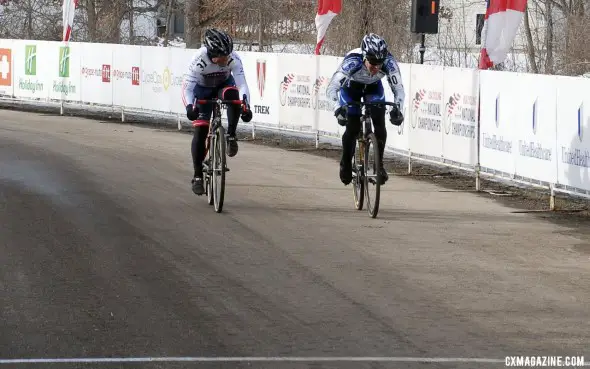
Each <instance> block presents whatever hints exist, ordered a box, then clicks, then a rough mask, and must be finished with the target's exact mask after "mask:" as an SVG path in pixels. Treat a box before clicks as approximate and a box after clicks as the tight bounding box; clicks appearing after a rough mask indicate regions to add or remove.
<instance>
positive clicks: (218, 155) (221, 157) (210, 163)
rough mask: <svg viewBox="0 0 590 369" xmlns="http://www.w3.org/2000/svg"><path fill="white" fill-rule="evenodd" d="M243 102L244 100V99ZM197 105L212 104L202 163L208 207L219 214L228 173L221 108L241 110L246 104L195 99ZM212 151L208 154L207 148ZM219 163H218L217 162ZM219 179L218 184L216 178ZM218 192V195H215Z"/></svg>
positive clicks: (237, 101)
mask: <svg viewBox="0 0 590 369" xmlns="http://www.w3.org/2000/svg"><path fill="white" fill-rule="evenodd" d="M244 100H245V99H244ZM194 103H195V104H199V105H206V104H214V107H213V114H212V115H213V119H212V122H211V124H209V132H208V133H207V138H206V140H205V157H207V154H210V155H208V156H209V159H207V160H204V161H203V172H204V177H205V188H206V192H207V198H208V202H209V205H215V211H216V212H217V213H220V212H221V211H222V209H223V201H224V193H225V172H227V171H229V169H228V168H227V166H226V152H225V150H226V149H225V145H226V143H225V142H226V141H225V139H226V137H227V134H226V131H225V128H224V127H223V125H222V124H221V107H222V106H223V105H240V106H241V107H242V109H244V108H245V107H246V103H245V102H242V100H222V99H206V100H205V99H197V100H195V102H194ZM212 145H213V150H212V152H211V153H209V148H210V147H212ZM218 161H219V162H218ZM218 177H219V182H220V183H219V184H217V180H216V178H218ZM218 191H219V194H218V193H217V192H218Z"/></svg>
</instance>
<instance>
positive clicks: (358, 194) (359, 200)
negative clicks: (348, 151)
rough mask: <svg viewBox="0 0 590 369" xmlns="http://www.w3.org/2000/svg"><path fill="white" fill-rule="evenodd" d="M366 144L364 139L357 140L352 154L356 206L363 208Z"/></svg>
mask: <svg viewBox="0 0 590 369" xmlns="http://www.w3.org/2000/svg"><path fill="white" fill-rule="evenodd" d="M363 156H364V145H363V141H361V140H356V148H355V150H354V155H353V156H352V191H353V195H354V207H355V208H356V210H363V204H364V201H365V173H364V172H365V171H364V169H363V165H364V163H363Z"/></svg>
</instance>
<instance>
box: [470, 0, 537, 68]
mask: <svg viewBox="0 0 590 369" xmlns="http://www.w3.org/2000/svg"><path fill="white" fill-rule="evenodd" d="M526 6H527V0H487V10H486V15H485V18H484V27H483V30H482V32H481V33H482V49H481V55H480V59H479V68H480V69H488V68H491V67H493V66H494V65H496V64H499V63H501V62H503V61H504V59H506V55H507V54H508V50H510V47H511V46H512V42H513V41H514V38H515V37H516V32H517V31H518V27H519V26H520V22H521V21H522V18H523V16H524V11H525V9H526Z"/></svg>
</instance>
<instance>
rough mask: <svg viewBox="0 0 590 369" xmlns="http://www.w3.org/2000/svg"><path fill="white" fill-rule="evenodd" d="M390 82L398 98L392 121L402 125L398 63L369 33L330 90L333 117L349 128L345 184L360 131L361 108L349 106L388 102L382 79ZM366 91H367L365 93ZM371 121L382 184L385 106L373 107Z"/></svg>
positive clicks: (345, 144)
mask: <svg viewBox="0 0 590 369" xmlns="http://www.w3.org/2000/svg"><path fill="white" fill-rule="evenodd" d="M383 77H387V81H388V83H389V86H390V87H391V90H392V92H393V94H394V96H395V101H393V102H394V103H396V104H397V106H394V107H393V109H392V110H391V112H390V113H389V120H390V122H391V123H392V124H393V125H396V126H399V125H401V124H402V122H403V121H404V117H403V115H402V113H401V107H403V106H404V99H405V93H404V86H403V84H402V77H401V74H400V70H399V67H398V65H397V61H396V60H395V58H394V57H393V55H392V54H391V53H390V52H389V51H388V50H387V43H386V42H385V40H384V39H383V38H381V37H380V36H378V35H376V34H374V33H370V34H368V35H366V36H365V37H364V38H363V41H362V43H361V47H360V48H358V49H354V50H351V51H350V52H348V53H347V54H346V56H345V57H344V60H343V61H342V63H341V64H340V66H339V67H338V69H337V70H336V72H335V73H334V75H333V76H332V79H331V80H330V83H329V85H328V88H327V91H326V93H327V96H328V98H329V99H330V100H332V102H333V107H334V115H335V116H336V118H337V119H338V124H340V125H341V126H346V130H345V132H344V134H343V135H342V158H341V160H340V180H341V181H342V183H344V184H345V185H348V184H349V183H350V182H351V181H352V157H353V155H354V151H355V146H356V138H357V137H358V134H359V132H360V131H361V128H362V127H361V122H360V115H361V110H360V108H359V107H357V106H355V107H348V108H347V106H346V104H348V103H350V102H353V101H355V102H360V101H361V98H364V100H365V101H367V102H379V101H385V91H384V90H383V84H382V83H381V80H382V79H383ZM363 90H364V91H363ZM371 119H372V121H373V127H374V132H375V136H376V137H377V141H378V146H379V151H380V153H381V163H380V166H381V168H380V171H381V176H382V178H383V182H385V181H387V179H388V178H389V177H388V175H387V172H386V171H385V169H384V168H383V153H384V151H385V143H386V141H387V129H386V128H385V107H383V108H379V109H378V108H376V107H372V108H371Z"/></svg>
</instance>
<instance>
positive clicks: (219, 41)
mask: <svg viewBox="0 0 590 369" xmlns="http://www.w3.org/2000/svg"><path fill="white" fill-rule="evenodd" d="M204 44H205V47H206V48H207V53H208V54H209V56H210V57H213V58H215V57H218V56H226V55H229V54H231V53H232V51H233V50H234V42H233V41H232V39H231V37H230V36H229V35H228V34H227V33H225V32H223V31H219V30H216V29H215V28H211V29H208V30H207V31H206V32H205V41H204Z"/></svg>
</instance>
